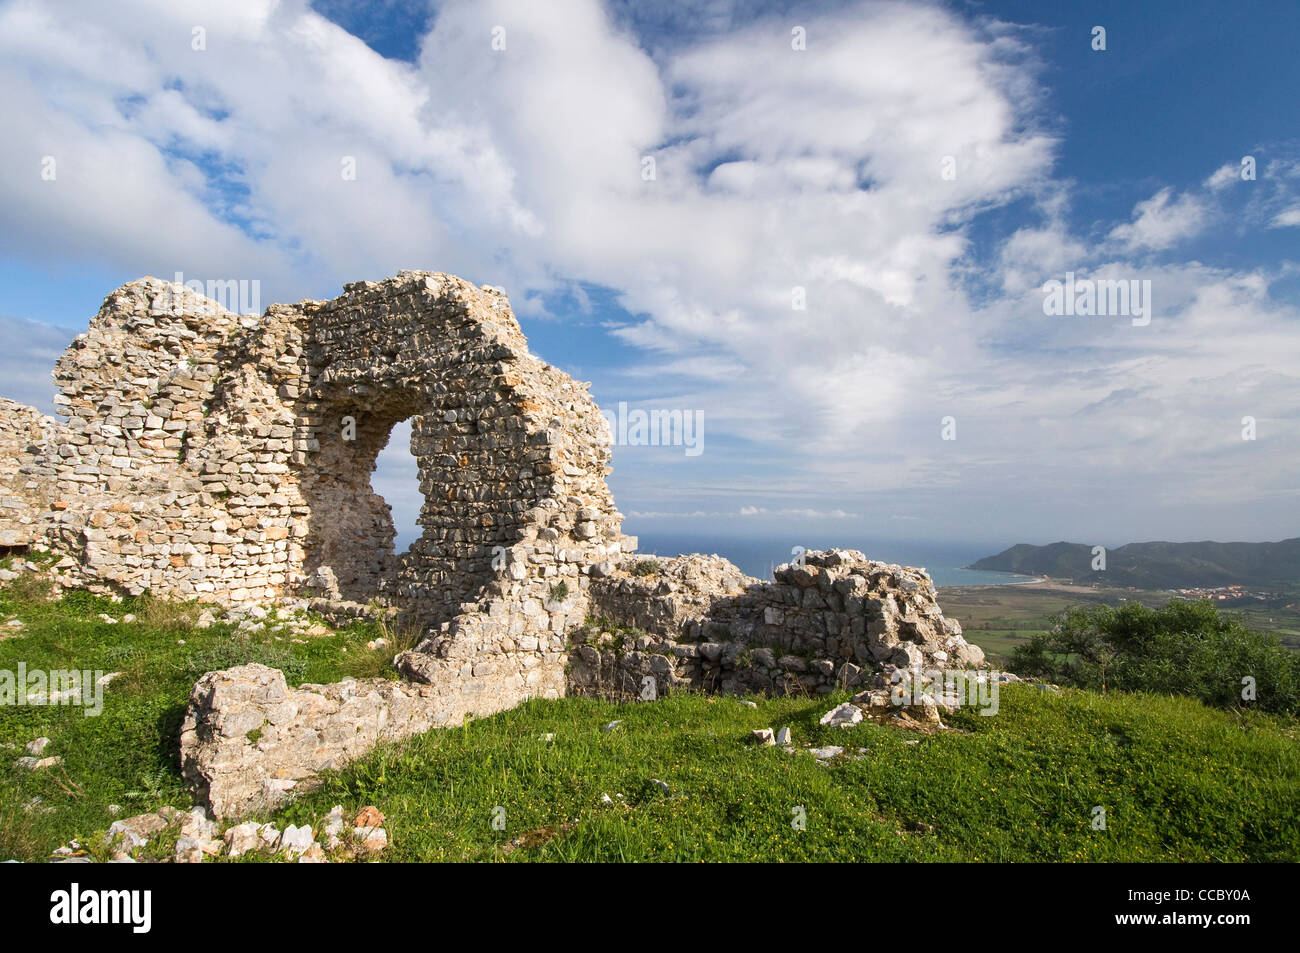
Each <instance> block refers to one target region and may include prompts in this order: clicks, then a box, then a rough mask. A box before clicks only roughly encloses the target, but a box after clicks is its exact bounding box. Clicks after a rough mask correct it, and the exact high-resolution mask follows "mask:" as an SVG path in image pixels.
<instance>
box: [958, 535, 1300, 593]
mask: <svg viewBox="0 0 1300 953" xmlns="http://www.w3.org/2000/svg"><path fill="white" fill-rule="evenodd" d="M1093 548H1094V547H1093V546H1091V545H1089V544H1087V543H1070V542H1066V541H1064V540H1061V541H1058V542H1055V543H1047V544H1045V545H1042V546H1038V545H1034V544H1032V543H1016V544H1015V545H1014V546H1010V547H1008V548H1007V549H1004V550H1003V551H1002V552H1000V553H998V554H997V555H995V556H985V557H984V558H982V559H979V560H976V561H975V562H973V563H971V564H970V565H969V566H967V567H966V568H967V569H979V570H984V571H989V572H1014V573H1021V574H1023V575H1033V576H1049V577H1051V578H1054V579H1067V580H1069V581H1070V582H1073V583H1077V584H1081V585H1092V584H1097V583H1104V584H1107V585H1115V586H1133V587H1135V588H1138V589H1188V588H1195V587H1217V586H1232V585H1240V586H1256V587H1259V586H1273V587H1284V588H1300V537H1293V538H1290V539H1282V540H1278V541H1277V542H1265V543H1220V542H1217V541H1215V540H1201V541H1199V542H1193V543H1171V542H1167V541H1163V540H1155V541H1150V542H1144V543H1126V544H1125V545H1123V546H1118V547H1116V548H1114V549H1107V550H1106V551H1105V555H1106V564H1105V565H1106V568H1105V569H1104V570H1094V569H1093V568H1092V563H1093V558H1094V557H1093Z"/></svg>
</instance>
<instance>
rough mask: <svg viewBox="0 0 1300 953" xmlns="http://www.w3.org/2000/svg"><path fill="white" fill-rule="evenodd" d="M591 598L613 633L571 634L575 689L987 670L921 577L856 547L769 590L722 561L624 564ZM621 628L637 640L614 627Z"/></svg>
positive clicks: (784, 683)
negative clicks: (650, 681)
mask: <svg viewBox="0 0 1300 953" xmlns="http://www.w3.org/2000/svg"><path fill="white" fill-rule="evenodd" d="M591 596H592V599H591V602H592V605H591V611H592V613H593V615H595V616H599V617H603V619H604V621H605V622H607V623H608V624H609V625H610V628H601V627H600V626H596V627H588V628H587V629H586V630H585V631H584V632H583V633H581V634H580V635H575V641H579V640H580V641H579V644H577V645H576V647H575V650H574V661H573V664H572V666H571V667H570V671H569V683H570V689H571V690H573V691H580V692H587V693H593V694H602V695H616V696H617V695H622V696H627V695H640V694H642V693H643V690H644V688H645V679H646V678H647V677H649V678H652V679H653V680H654V682H655V691H656V693H661V692H663V691H666V690H668V689H670V688H676V687H690V688H704V689H709V690H714V691H722V692H728V693H756V694H765V695H774V694H788V693H808V694H821V695H825V694H829V693H830V692H832V691H834V690H835V689H837V688H857V687H860V686H863V685H868V684H871V685H873V686H875V685H879V684H888V683H889V682H890V680H891V679H895V680H896V679H897V678H902V677H907V678H910V677H911V676H910V675H908V674H906V673H911V672H916V671H931V670H936V669H947V668H979V667H981V666H982V665H983V664H984V653H983V651H981V650H980V648H979V647H978V646H975V645H971V644H969V643H968V642H967V641H966V640H965V638H964V637H963V636H962V633H961V626H960V625H959V624H958V623H957V621H956V620H955V619H947V618H944V615H943V610H942V609H941V608H940V607H939V603H938V601H937V599H936V593H935V588H934V584H933V582H931V580H930V577H929V575H927V574H926V572H925V570H923V569H917V568H914V567H906V566H895V565H891V564H888V563H882V562H877V561H874V560H870V559H868V558H867V557H866V556H864V555H863V554H862V553H860V552H856V551H854V550H828V551H826V552H822V553H818V552H811V553H807V554H806V556H805V560H804V564H803V565H788V566H781V567H779V568H778V569H777V570H776V571H775V573H774V578H773V581H771V582H760V581H759V580H757V579H752V578H750V577H747V576H745V575H744V574H743V573H741V571H740V570H739V569H737V568H736V567H735V566H734V565H732V564H731V563H729V562H728V561H727V560H725V559H722V558H720V557H718V556H701V555H692V556H679V557H675V558H672V559H656V558H653V557H650V558H647V557H637V558H635V559H631V558H629V559H625V560H623V562H622V563H621V564H620V566H619V568H618V571H616V572H615V573H613V574H611V575H610V576H608V577H605V578H602V579H600V580H599V581H597V582H595V583H593V586H592V591H591ZM620 627H634V628H635V629H636V630H637V632H636V633H628V632H616V631H612V629H617V628H620ZM640 633H644V634H640ZM629 640H631V641H630V642H629ZM896 672H897V673H902V674H900V675H898V676H895V673H896Z"/></svg>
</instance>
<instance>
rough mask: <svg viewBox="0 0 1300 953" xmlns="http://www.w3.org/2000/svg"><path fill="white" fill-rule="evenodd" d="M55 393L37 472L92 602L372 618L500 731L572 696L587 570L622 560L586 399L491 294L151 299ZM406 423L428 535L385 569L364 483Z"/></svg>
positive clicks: (63, 374) (439, 291) (150, 291)
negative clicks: (294, 300)
mask: <svg viewBox="0 0 1300 953" xmlns="http://www.w3.org/2000/svg"><path fill="white" fill-rule="evenodd" d="M100 368H102V372H98V369H100ZM56 378H57V380H58V382H59V384H60V387H61V389H62V391H63V394H62V395H61V401H60V403H61V405H62V406H63V408H64V409H65V411H66V413H67V414H68V416H69V418H70V419H69V425H68V428H67V429H66V430H65V431H64V432H62V433H61V434H59V435H58V436H57V437H56V439H55V440H54V441H51V442H50V445H49V446H48V447H47V450H46V462H47V463H49V464H50V465H51V466H52V467H53V468H54V469H55V471H56V474H55V482H56V484H57V485H58V489H59V492H60V493H61V494H62V495H64V496H65V497H66V498H67V499H66V500H65V503H66V504H67V505H66V508H65V509H64V510H63V511H62V512H61V514H60V515H59V516H58V518H57V520H56V524H55V526H54V528H53V531H54V532H55V533H56V534H58V535H59V536H60V538H61V542H62V544H63V546H64V548H65V549H70V550H72V551H74V552H75V553H76V555H77V556H78V561H79V564H80V568H79V571H81V572H82V573H83V574H84V575H85V577H86V579H87V581H88V582H100V583H102V582H111V583H115V584H117V585H120V586H123V587H125V588H128V589H133V590H136V591H140V590H143V589H150V590H152V591H155V592H159V593H162V594H168V595H173V594H174V595H180V596H183V597H189V596H195V595H197V596H199V597H201V598H210V599H213V600H215V601H221V602H227V603H241V602H254V601H265V600H270V599H275V598H278V597H281V596H289V595H298V594H313V595H318V596H324V597H326V598H329V599H334V600H344V601H352V602H358V601H368V600H369V599H370V598H381V599H382V600H383V601H385V602H387V603H389V604H391V605H395V606H397V607H399V608H400V609H402V610H403V611H404V612H405V613H407V614H408V615H409V616H410V617H411V618H413V619H415V620H416V621H418V622H420V623H422V624H423V625H424V626H425V627H426V631H427V633H428V637H427V638H425V640H424V641H423V642H422V643H421V646H420V648H419V649H418V650H417V651H416V652H412V653H407V656H406V658H405V660H404V662H403V666H404V669H405V670H406V671H407V672H408V674H410V675H411V676H412V677H415V678H417V679H421V680H425V681H435V680H437V679H440V678H444V677H450V675H452V674H454V676H455V677H456V678H471V677H472V678H474V679H479V678H480V677H482V678H487V679H488V681H491V680H492V679H494V678H496V679H498V680H499V682H500V684H499V685H498V687H497V688H493V689H491V690H489V691H488V694H489V695H491V696H493V698H494V699H495V700H492V701H490V702H489V701H485V704H489V705H490V706H492V707H494V708H495V707H499V705H498V701H500V699H499V698H497V696H499V695H502V694H504V695H510V694H511V693H514V694H515V695H516V696H518V695H519V694H520V693H522V694H527V693H529V692H530V691H532V689H533V688H535V687H538V686H541V685H545V686H546V687H545V688H544V689H543V690H542V691H538V692H536V693H537V694H541V693H543V691H547V692H549V691H554V690H555V687H556V684H557V676H556V672H557V671H558V672H559V676H558V684H559V685H560V686H561V688H562V680H563V674H562V669H563V664H562V658H561V653H562V648H563V638H562V636H563V633H564V631H565V630H566V628H567V627H569V626H570V625H572V624H573V623H574V622H575V621H581V620H582V618H583V615H584V613H585V606H586V590H587V586H588V581H589V578H590V573H591V567H592V566H593V565H601V564H603V563H604V562H605V561H606V560H608V559H609V558H610V557H611V556H612V555H614V554H616V553H617V552H619V551H620V549H621V547H622V545H623V540H622V537H621V532H620V528H619V527H620V524H621V520H622V516H621V514H619V513H618V511H617V509H616V508H615V506H614V501H613V499H612V497H611V496H610V493H609V490H608V488H607V487H606V485H605V479H604V478H605V475H606V473H607V472H608V466H609V439H608V426H607V424H606V423H605V420H604V418H603V417H602V416H601V415H600V413H599V410H598V409H597V407H596V405H595V403H594V402H592V400H591V398H590V396H589V395H588V393H587V387H586V385H582V384H579V383H578V382H576V381H574V380H573V379H571V378H570V377H569V376H568V375H566V374H564V373H563V372H561V371H559V370H557V369H556V368H554V367H551V366H550V365H547V364H546V363H544V362H542V361H540V360H538V359H537V358H536V357H534V356H533V355H531V354H530V353H529V352H528V348H527V342H526V341H525V339H524V336H523V333H522V331H521V330H520V327H519V324H518V322H517V321H516V320H515V318H514V315H513V314H512V313H511V311H510V307H509V303H508V302H507V301H506V299H505V297H504V295H502V294H501V293H500V292H498V291H496V290H495V289H491V288H477V287H475V286H474V285H472V284H470V283H468V282H466V281H463V280H461V279H459V278H454V277H451V276H448V275H443V274H436V273H427V272H403V273H401V274H400V275H398V276H397V277H395V278H390V279H387V280H385V281H382V282H357V283H354V284H350V285H347V286H346V287H345V288H344V293H343V294H342V295H340V296H339V297H338V298H335V299H333V300H331V301H303V302H299V303H298V304H293V305H272V306H271V307H270V308H268V309H267V311H266V313H265V314H264V315H262V316H261V317H260V318H258V317H253V316H236V315H233V314H230V313H229V312H226V311H224V310H223V309H221V308H220V306H219V305H217V304H216V303H215V302H212V301H209V300H208V299H206V298H203V297H202V296H201V295H197V294H195V293H194V292H192V291H190V290H188V289H185V288H183V287H182V286H179V285H170V284H168V283H166V282H162V281H158V280H157V279H141V280H140V281H137V282H132V283H131V284H129V285H126V286H123V288H121V289H119V290H118V291H117V292H115V293H114V294H113V295H110V296H109V298H108V299H106V300H105V304H104V308H102V309H101V311H100V313H99V314H98V315H97V316H96V317H95V319H94V320H93V321H92V322H91V327H90V331H89V332H88V333H87V334H86V335H84V336H83V337H82V338H79V339H78V341H77V342H76V343H74V345H73V346H72V347H71V348H69V350H68V352H67V353H66V354H65V355H64V357H63V358H62V359H61V361H60V362H59V367H58V370H57V372H56ZM105 407H108V408H110V409H111V410H110V413H109V414H107V415H105V414H104V412H103V408H105ZM408 418H410V419H412V420H413V428H412V449H413V451H414V453H415V456H416V458H417V461H418V465H419V471H420V485H421V491H422V493H423V495H424V498H425V505H424V507H423V510H422V512H421V516H420V522H421V525H422V529H423V532H422V535H421V537H420V539H419V540H418V541H417V542H416V543H415V544H414V545H413V546H412V548H411V550H410V551H409V552H408V553H405V554H403V555H401V556H395V555H393V553H392V549H391V544H392V538H393V528H392V521H391V517H390V516H389V513H388V510H387V506H386V504H385V503H384V502H383V500H382V498H381V497H379V496H378V495H377V494H375V493H374V491H373V490H372V489H371V487H370V483H369V481H370V473H371V471H372V468H373V466H374V461H375V457H376V456H377V454H378V452H379V450H380V449H381V448H382V446H383V445H384V443H385V442H386V440H387V439H388V434H389V431H390V430H391V428H392V426H393V424H395V423H396V422H397V421H399V420H405V419H408ZM349 421H350V424H351V430H350V431H349V430H348V429H347V424H348V423H349ZM345 438H346V439H345ZM91 469H93V470H94V473H93V474H88V473H87V471H88V470H91ZM467 659H474V660H476V661H474V662H472V663H470V664H468V665H466V663H465V661H464V660H467ZM453 660H459V661H453ZM543 672H544V673H545V675H544V677H543V676H542V673H543ZM481 689H483V684H482V683H480V684H479V687H478V688H476V689H475V691H476V692H477V691H480V690H481ZM514 700H518V699H517V697H515V698H514ZM503 703H504V702H503ZM509 703H513V702H512V701H511V702H509Z"/></svg>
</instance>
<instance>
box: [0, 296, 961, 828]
mask: <svg viewBox="0 0 1300 953" xmlns="http://www.w3.org/2000/svg"><path fill="white" fill-rule="evenodd" d="M54 378H55V382H56V384H57V386H58V391H59V393H58V395H57V396H56V397H55V404H56V407H57V408H58V410H59V411H60V413H61V414H62V415H63V416H64V417H65V418H66V422H59V421H56V420H54V419H53V418H49V417H44V416H42V415H41V414H39V413H38V412H36V411H34V410H32V409H31V408H26V407H22V406H21V405H18V404H15V403H13V402H12V401H4V402H3V403H0V450H3V453H4V457H3V463H2V464H0V494H3V495H2V496H0V546H5V547H21V546H28V545H33V544H38V545H47V546H49V547H50V548H52V549H54V550H55V551H57V552H59V553H62V554H63V555H64V558H63V560H62V562H61V563H60V564H59V568H60V571H61V572H60V576H59V578H60V580H61V582H62V583H63V584H65V585H76V586H85V587H88V588H92V589H98V590H104V589H109V590H122V591H126V592H129V593H143V592H146V591H147V592H151V593H153V594H155V595H158V596H162V597H167V598H176V599H198V600H202V601H208V602H213V603H220V604H223V605H225V606H228V607H235V608H238V607H249V606H255V605H267V604H274V603H276V602H278V601H281V600H286V599H301V598H304V597H310V598H311V599H312V602H311V605H312V607H313V608H316V609H318V610H319V611H321V612H322V613H324V614H327V615H330V614H339V613H342V614H349V613H350V614H356V613H359V612H364V611H366V605H367V604H369V605H371V606H374V605H376V604H377V605H380V606H384V607H389V608H390V609H391V611H393V612H396V613H398V614H399V615H400V617H401V618H402V620H403V621H404V622H405V624H408V625H412V626H417V627H418V629H419V631H420V632H422V633H423V637H422V638H421V639H420V641H419V642H418V644H417V645H416V646H415V648H414V649H412V650H410V651H407V652H403V653H402V654H400V655H399V656H398V657H397V659H396V660H395V664H396V667H397V669H398V670H399V671H400V672H401V674H402V675H404V676H405V677H406V679H407V681H393V680H385V679H370V680H365V681H360V682H358V681H353V680H347V681H345V682H342V683H339V684H337V685H332V686H312V685H305V686H300V687H298V688H296V689H295V688H291V687H289V686H288V685H287V684H286V682H285V679H284V676H283V674H282V673H280V672H277V671H275V670H272V669H266V668H264V667H263V666H257V665H250V666H241V667H239V668H236V669H231V670H229V671H226V672H214V673H209V674H208V675H205V676H204V677H203V678H202V679H201V680H200V681H199V683H198V684H197V685H196V686H195V689H194V693H193V695H192V698H191V705H190V710H189V712H188V715H187V718H186V721H185V725H184V727H183V731H182V765H183V769H184V771H185V774H186V777H187V778H188V779H189V781H190V782H191V783H192V785H193V786H194V788H195V790H196V793H197V794H198V796H199V797H200V799H201V800H202V801H203V802H204V803H205V804H206V805H207V806H208V807H209V808H210V809H212V810H213V811H214V813H215V814H216V815H217V816H233V815H238V814H242V813H245V812H247V811H249V810H251V809H253V808H255V807H257V806H259V805H264V804H268V803H275V802H276V801H277V800H278V799H280V798H282V797H283V796H284V795H285V794H286V793H287V792H288V791H291V790H293V789H295V788H296V787H298V786H300V785H301V784H303V783H309V782H310V780H311V778H313V777H314V776H315V775H316V774H317V773H318V772H319V771H321V770H324V769H327V768H337V767H341V766H342V765H343V764H345V763H346V762H347V761H348V760H350V759H351V758H353V757H356V756H357V755H359V754H361V753H363V752H364V751H365V750H368V748H370V747H371V746H373V745H374V744H375V743H376V742H378V741H379V740H381V739H393V738H399V737H402V736H405V735H409V734H412V733H415V732H420V731H425V730H428V729H429V728H431V727H435V726H439V725H447V724H459V723H461V721H462V720H463V719H464V718H466V717H474V716H483V715H487V714H491V713H493V712H496V711H500V710H502V709H505V708H508V707H511V706H513V705H515V704H517V703H519V702H520V701H522V700H524V699H526V698H530V697H543V698H557V697H560V696H562V695H565V694H567V693H575V692H582V693H591V694H601V695H607V696H610V695H612V696H618V697H647V692H649V696H657V694H659V693H663V692H666V691H669V690H672V689H674V688H679V687H694V688H700V689H704V690H716V691H724V692H766V693H782V692H792V691H797V692H807V693H810V694H828V693H830V692H831V691H833V690H835V689H836V688H837V687H858V686H863V685H876V686H879V685H881V684H884V683H885V682H886V680H888V679H890V678H896V676H895V675H894V673H895V672H898V671H915V670H918V669H920V668H921V667H923V666H930V667H938V668H947V667H960V668H967V667H969V668H977V667H979V666H981V665H982V664H983V653H982V652H980V650H979V649H978V647H976V646H973V645H969V644H968V643H967V642H966V641H965V640H964V639H963V638H962V635H961V629H960V627H959V626H958V625H957V623H956V622H954V621H952V620H948V619H945V618H944V617H943V615H942V612H941V610H940V609H939V606H938V603H937V602H936V600H935V591H934V587H933V584H932V583H931V581H930V579H929V577H928V576H927V575H926V574H925V572H924V570H918V569H911V568H904V567H899V566H891V565H886V564H883V563H878V562H872V561H870V560H868V559H867V558H866V557H865V556H863V555H862V554H861V553H855V552H841V551H832V552H828V553H821V554H816V553H814V554H809V555H808V556H807V558H806V560H805V561H804V563H803V564H802V565H797V566H784V567H781V568H780V569H779V570H777V572H776V573H775V578H774V580H773V581H771V582H767V583H764V582H760V581H759V580H756V579H752V578H750V577H747V576H745V575H744V574H743V573H741V572H740V570H739V569H737V568H736V567H735V566H734V565H732V564H731V563H729V562H727V561H726V560H724V559H721V558H719V557H716V556H701V555H694V556H683V557H676V558H672V559H664V558H659V557H650V556H644V555H638V554H636V553H635V550H636V540H635V538H632V537H628V536H624V535H623V534H622V532H621V523H622V514H620V513H619V512H618V510H617V508H616V507H615V505H614V500H613V498H612V496H611V495H610V492H609V489H608V487H607V486H606V484H605V477H606V476H607V474H608V473H609V464H610V449H609V448H610V442H611V436H610V433H609V428H608V424H607V422H606V420H605V418H604V417H603V416H602V415H601V413H600V411H599V409H598V408H597V407H596V405H595V403H594V402H593V401H592V399H591V397H590V395H589V394H588V392H587V391H588V388H589V385H587V384H580V383H578V382H576V381H574V380H572V379H571V378H570V377H569V376H568V375H566V374H564V373H563V372H561V371H559V370H558V369H556V368H554V367H552V366H550V365H548V364H546V363H545V362H543V361H541V360H539V359H538V358H536V357H534V356H533V355H531V354H530V353H529V352H528V348H527V343H526V341H525V339H524V336H523V333H522V331H521V329H520V327H519V324H518V322H517V321H516V319H515V317H514V315H513V313H512V312H511V310H510V307H509V303H508V301H507V300H506V298H505V296H504V295H503V294H502V293H501V292H499V291H497V290H496V289H493V288H490V287H486V286H485V287H482V288H477V287H475V286H473V285H471V284H469V283H468V282H465V281H463V280H461V279H459V278H455V277H452V276H449V275H445V274H437V273H428V272H415V271H408V272H402V273H400V274H399V275H398V276H397V277H395V278H390V279H387V280H385V281H382V282H357V283H354V284H349V285H346V286H345V287H344V292H343V294H342V295H341V296H339V297H338V298H335V299H333V300H332V301H302V302H299V303H297V304H292V305H272V306H271V307H270V308H268V309H267V311H266V312H265V314H263V315H260V316H255V315H236V314H233V313H231V312H229V311H227V310H225V309H224V308H222V307H221V306H220V305H218V304H217V303H216V302H214V301H212V300H210V299H208V298H206V297H204V296H202V295H199V294H197V293H195V292H193V291H191V290H189V289H187V288H185V287H184V286H182V285H179V284H171V283H167V282H163V281H160V280H158V279H154V278H144V279H141V280H138V281H134V282H131V283H129V284H127V285H124V286H123V287H121V288H119V289H118V290H117V291H115V292H113V293H112V294H111V295H109V296H108V298H107V299H105V301H104V305H103V307H102V308H101V309H100V311H99V313H98V314H97V315H96V316H95V317H94V318H93V319H92V321H91V323H90V327H89V330H88V331H87V332H86V333H85V334H83V335H80V336H79V337H78V338H77V340H76V341H75V342H74V343H73V344H72V346H71V347H69V348H68V350H67V352H66V353H65V354H64V355H63V357H62V358H61V359H60V360H59V362H58V365H57V367H56V369H55V371H54ZM408 419H409V420H410V421H411V425H412V435H411V450H412V453H413V455H414V456H415V458H416V460H417V464H418V469H419V480H420V490H421V492H422V495H423V497H424V503H423V507H422V509H421V512H420V516H419V525H420V527H421V529H422V535H421V536H420V538H419V539H418V540H417V541H416V542H415V543H413V544H412V546H411V547H410V549H409V551H407V552H405V553H400V554H399V553H395V552H394V548H393V540H394V537H395V531H394V526H393V521H392V517H391V511H390V509H389V507H388V505H387V504H386V503H385V502H384V501H383V499H382V498H381V497H379V496H378V495H376V494H375V493H374V491H373V490H372V489H371V487H370V476H371V473H372V472H373V470H374V468H375V461H376V458H377V456H378V454H379V452H380V450H381V449H382V448H383V447H384V446H385V445H386V443H387V441H388V439H389V435H390V433H391V431H392V429H393V427H394V425H396V424H397V423H398V422H400V421H405V420H408ZM628 630H631V631H628ZM629 638H630V640H631V641H630V642H629V641H628V639H629Z"/></svg>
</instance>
